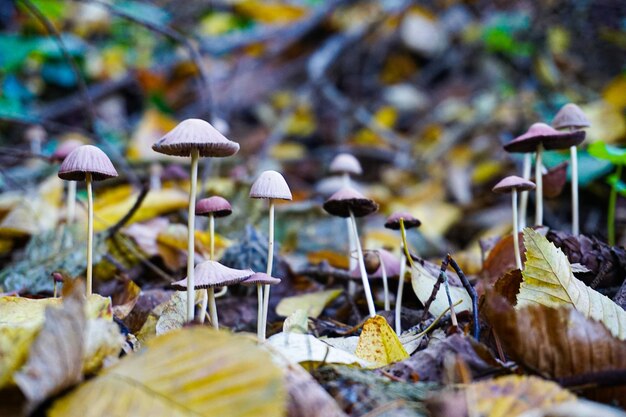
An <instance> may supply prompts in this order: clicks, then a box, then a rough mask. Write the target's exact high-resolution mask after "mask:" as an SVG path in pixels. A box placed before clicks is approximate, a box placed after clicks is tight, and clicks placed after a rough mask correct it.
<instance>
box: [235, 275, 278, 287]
mask: <svg viewBox="0 0 626 417" xmlns="http://www.w3.org/2000/svg"><path fill="white" fill-rule="evenodd" d="M280 281H281V280H280V278H275V277H272V276H269V275H267V274H266V273H264V272H255V273H254V275H251V276H249V277H248V278H246V279H245V280H243V281H241V284H242V285H247V286H253V285H276V284H280Z"/></svg>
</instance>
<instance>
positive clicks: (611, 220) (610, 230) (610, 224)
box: [607, 165, 622, 246]
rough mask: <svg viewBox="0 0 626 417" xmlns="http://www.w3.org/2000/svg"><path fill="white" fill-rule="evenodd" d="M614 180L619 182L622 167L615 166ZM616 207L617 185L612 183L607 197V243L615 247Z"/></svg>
mask: <svg viewBox="0 0 626 417" xmlns="http://www.w3.org/2000/svg"><path fill="white" fill-rule="evenodd" d="M615 178H616V179H617V180H620V179H621V178H622V165H618V166H617V170H616V171H615ZM616 205H617V184H616V183H615V182H613V183H612V184H611V195H610V196H609V212H608V215H607V236H608V243H609V245H611V246H614V245H615V206H616Z"/></svg>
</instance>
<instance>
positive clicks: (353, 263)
mask: <svg viewBox="0 0 626 417" xmlns="http://www.w3.org/2000/svg"><path fill="white" fill-rule="evenodd" d="M341 179H342V181H343V186H344V187H349V186H350V174H348V173H347V172H344V173H343V175H342V176H341ZM351 225H352V223H350V219H346V231H347V232H348V246H349V250H350V252H348V262H349V263H348V267H349V269H348V270H349V271H354V269H356V267H357V260H356V258H354V257H353V256H352V254H353V253H354V252H355V251H356V247H355V243H354V236H353V235H352V226H351ZM355 293H356V283H355V282H354V281H352V280H350V281H348V296H350V297H354V294H355Z"/></svg>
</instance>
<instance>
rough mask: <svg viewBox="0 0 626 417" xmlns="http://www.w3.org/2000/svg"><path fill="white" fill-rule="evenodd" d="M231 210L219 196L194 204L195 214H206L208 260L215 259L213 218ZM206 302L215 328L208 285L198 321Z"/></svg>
mask: <svg viewBox="0 0 626 417" xmlns="http://www.w3.org/2000/svg"><path fill="white" fill-rule="evenodd" d="M232 212H233V209H232V207H231V206H230V203H229V202H228V200H226V199H225V198H223V197H220V196H217V195H216V196H213V197H209V198H203V199H202V200H199V201H198V204H196V214H197V215H198V216H207V217H208V218H209V238H210V239H211V242H210V252H209V260H210V261H213V260H215V218H216V217H217V218H220V217H227V216H230V214H231V213H232ZM207 304H208V306H209V315H210V317H211V324H212V325H213V327H215V328H216V329H217V328H219V324H218V319H217V307H216V305H215V289H214V288H213V287H209V288H207V289H206V291H205V293H204V298H203V300H202V315H201V316H200V320H199V321H200V323H204V312H205V311H206V307H207Z"/></svg>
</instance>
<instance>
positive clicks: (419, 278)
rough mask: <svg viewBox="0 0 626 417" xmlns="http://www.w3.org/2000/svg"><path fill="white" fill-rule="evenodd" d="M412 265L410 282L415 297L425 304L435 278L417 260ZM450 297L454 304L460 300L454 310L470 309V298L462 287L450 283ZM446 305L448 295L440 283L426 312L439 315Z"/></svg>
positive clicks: (447, 305) (433, 285)
mask: <svg viewBox="0 0 626 417" xmlns="http://www.w3.org/2000/svg"><path fill="white" fill-rule="evenodd" d="M414 265H415V267H414V268H412V270H411V284H412V286H413V291H414V292H415V295H417V298H418V299H419V300H420V302H421V303H422V304H425V303H426V301H427V300H428V299H429V298H430V295H431V294H432V292H433V288H434V287H435V283H436V282H437V278H436V277H434V276H433V275H432V274H431V273H430V271H429V270H428V269H426V268H425V267H424V266H422V265H421V264H420V263H419V262H416V263H415V264H414ZM450 298H451V299H452V304H454V305H456V303H458V302H459V301H460V302H461V304H459V305H456V307H454V310H455V311H456V312H460V311H472V299H471V298H470V296H469V294H468V293H467V291H465V289H464V288H462V287H457V286H454V285H450ZM448 307H449V304H448V296H447V295H446V290H445V287H444V285H443V283H442V284H441V286H440V287H439V291H437V295H436V296H435V299H434V300H433V302H432V303H431V305H430V308H429V310H428V312H429V313H430V314H432V315H433V316H439V315H441V314H443V313H444V312H445V311H446V309H448Z"/></svg>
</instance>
